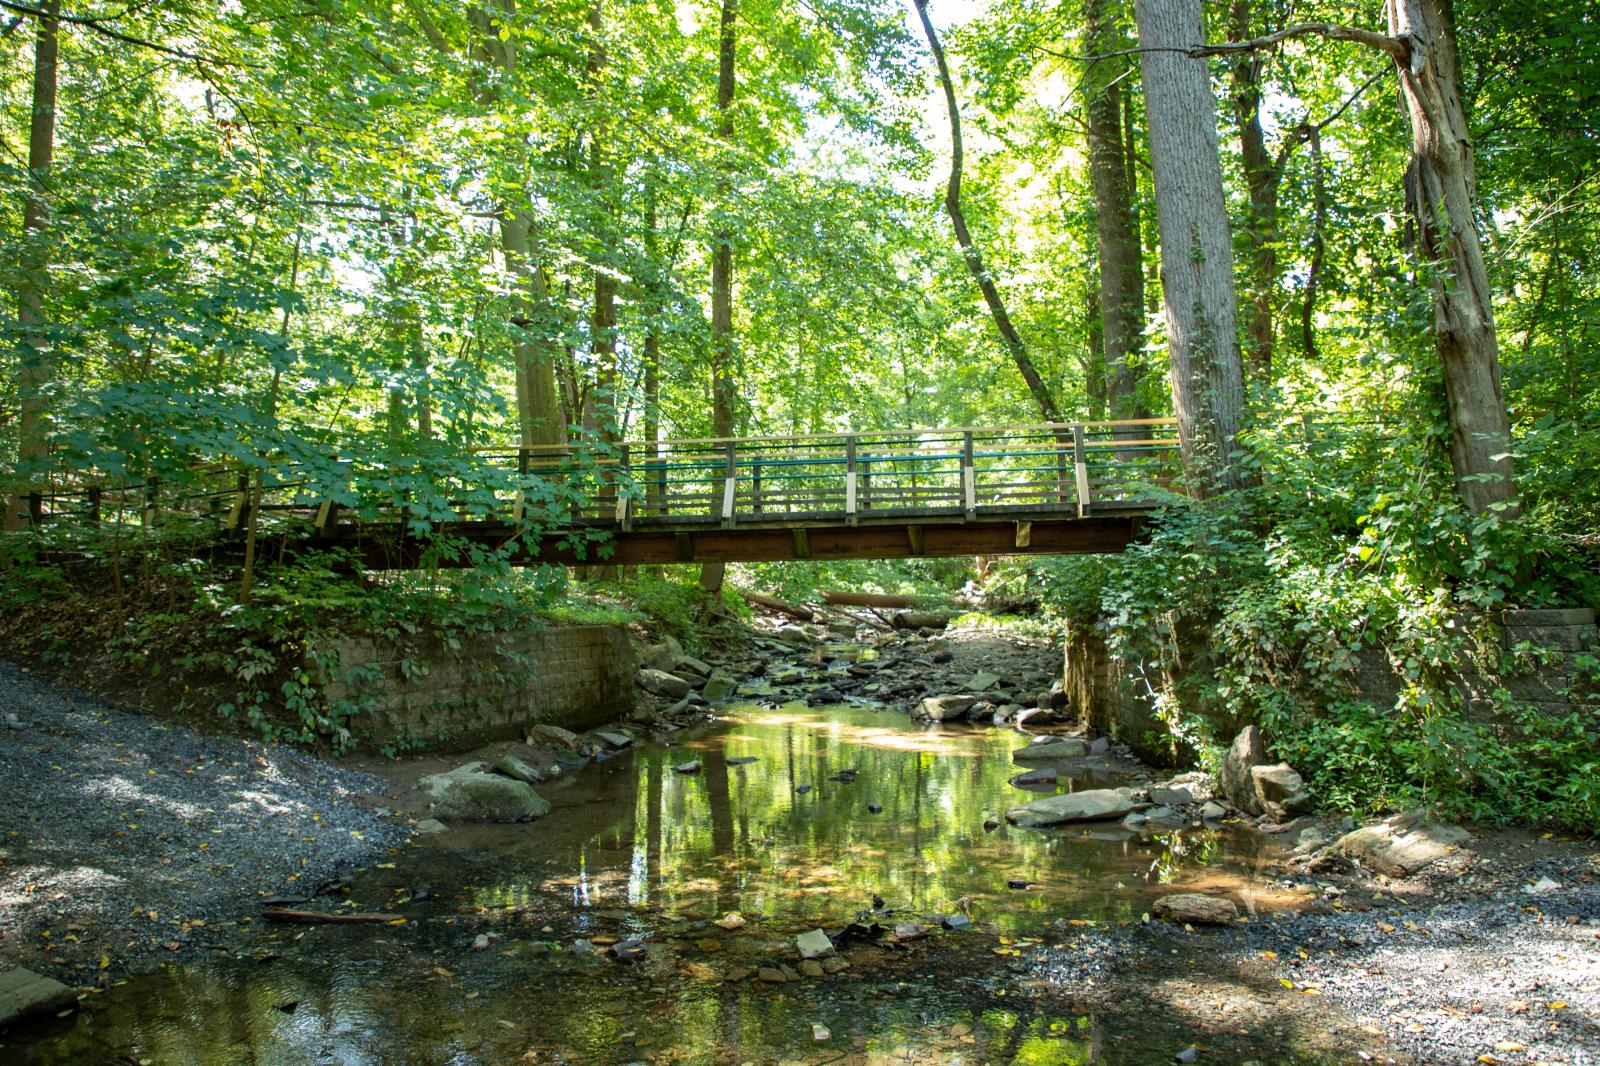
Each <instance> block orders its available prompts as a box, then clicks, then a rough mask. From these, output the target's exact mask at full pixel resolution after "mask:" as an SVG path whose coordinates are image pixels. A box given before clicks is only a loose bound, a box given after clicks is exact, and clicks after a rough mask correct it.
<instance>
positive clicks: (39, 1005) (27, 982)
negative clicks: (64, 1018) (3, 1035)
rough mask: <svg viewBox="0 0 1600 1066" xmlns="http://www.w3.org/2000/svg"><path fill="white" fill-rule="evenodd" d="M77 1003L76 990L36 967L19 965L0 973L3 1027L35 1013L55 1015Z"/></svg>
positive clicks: (0, 1017) (0, 1004)
mask: <svg viewBox="0 0 1600 1066" xmlns="http://www.w3.org/2000/svg"><path fill="white" fill-rule="evenodd" d="M77 1003H78V994H77V993H76V992H74V991H73V990H72V989H70V988H68V987H67V986H66V985H64V984H62V983H61V982H60V981H56V980H54V979H52V978H49V977H42V976H40V975H39V974H36V973H34V972H33V971H32V970H24V969H23V968H22V967H20V966H18V967H17V968H15V969H12V970H7V971H5V972H4V973H0V1026H5V1025H10V1024H11V1023H12V1022H15V1021H19V1020H21V1019H23V1018H28V1017H31V1016H33V1015H35V1014H55V1013H57V1012H59V1011H63V1010H66V1009H67V1008H68V1007H73V1006H76V1005H77Z"/></svg>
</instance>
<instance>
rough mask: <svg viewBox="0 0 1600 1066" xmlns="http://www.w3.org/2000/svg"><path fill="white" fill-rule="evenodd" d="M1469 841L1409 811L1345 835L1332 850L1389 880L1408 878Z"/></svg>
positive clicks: (1449, 827)
mask: <svg viewBox="0 0 1600 1066" xmlns="http://www.w3.org/2000/svg"><path fill="white" fill-rule="evenodd" d="M1471 839H1472V836H1471V834H1470V833H1468V832H1467V831H1466V830H1465V829H1461V828H1459V827H1457V826H1453V825H1445V824H1444V823H1442V822H1429V821H1426V820H1424V818H1423V817H1422V814H1421V812H1416V811H1413V812H1409V813H1406V814H1397V815H1395V816H1394V817H1392V818H1387V819H1385V820H1383V821H1381V822H1378V823H1377V824H1376V825H1366V826H1362V827H1361V828H1360V829H1357V830H1355V831H1354V832H1351V833H1346V834H1345V835H1344V836H1342V837H1340V838H1339V839H1338V840H1337V841H1336V842H1335V843H1334V845H1333V850H1334V851H1335V852H1337V853H1339V854H1341V855H1344V856H1346V857H1348V858H1351V859H1354V860H1355V861H1356V862H1359V863H1361V864H1362V865H1363V866H1367V867H1370V868H1371V869H1374V870H1377V871H1378V872H1379V873H1381V874H1386V875H1388V876H1389V877H1409V876H1410V875H1412V874H1414V873H1416V872H1417V871H1418V870H1420V869H1422V868H1423V867H1424V866H1428V865H1430V864H1432V863H1435V862H1438V861H1439V860H1440V859H1442V858H1444V857H1445V856H1446V855H1447V854H1449V851H1450V848H1451V847H1453V846H1454V845H1457V844H1460V843H1462V842H1464V841H1467V840H1471Z"/></svg>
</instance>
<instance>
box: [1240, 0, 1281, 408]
mask: <svg viewBox="0 0 1600 1066" xmlns="http://www.w3.org/2000/svg"><path fill="white" fill-rule="evenodd" d="M1228 14H1229V20H1228V21H1229V28H1228V37H1229V40H1233V41H1244V40H1249V39H1250V0H1233V3H1232V4H1231V5H1230V7H1229V12H1228ZM1229 78H1230V81H1231V83H1232V88H1233V92H1232V94H1231V99H1230V103H1231V104H1232V107H1233V117H1234V121H1235V122H1236V123H1237V124H1238V127H1239V150H1240V155H1241V156H1242V158H1243V162H1244V180H1245V187H1246V188H1247V189H1248V191H1249V195H1250V209H1249V212H1248V214H1247V215H1246V216H1245V236H1246V237H1247V238H1248V239H1249V241H1250V271H1249V273H1248V277H1249V285H1248V287H1247V292H1246V295H1247V296H1248V298H1249V310H1248V313H1247V316H1246V322H1245V338H1246V341H1245V343H1246V352H1245V362H1246V363H1247V364H1248V366H1249V369H1250V376H1251V378H1253V379H1254V380H1255V381H1256V383H1257V384H1258V385H1261V386H1267V385H1270V384H1271V383H1272V347H1273V340H1274V329H1273V321H1272V299H1273V293H1274V292H1275V291H1276V289H1277V285H1278V245H1277V241H1278V184H1279V176H1280V175H1281V174H1282V173H1283V170H1282V167H1281V166H1280V165H1279V164H1278V163H1277V161H1275V160H1274V159H1273V157H1272V153H1271V152H1269V151H1267V137H1266V134H1265V133H1264V132H1263V131H1262V129H1261V56H1260V53H1258V52H1241V53H1240V54H1239V56H1238V58H1236V59H1235V60H1234V61H1233V64H1232V69H1231V70H1230V71H1229Z"/></svg>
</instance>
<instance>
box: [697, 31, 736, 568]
mask: <svg viewBox="0 0 1600 1066" xmlns="http://www.w3.org/2000/svg"><path fill="white" fill-rule="evenodd" d="M738 14H739V3H738V0H722V24H721V27H720V32H719V34H718V38H717V116H718V118H717V139H718V140H720V141H721V142H722V150H723V152H724V153H728V154H729V155H731V153H732V151H733V93H734V88H735V82H734V59H735V55H736V51H737V44H738V36H737V18H738ZM729 165H730V160H729V159H727V158H725V159H724V161H723V168H724V176H723V178H722V179H721V181H720V182H719V183H718V194H719V197H718V198H719V199H720V200H721V201H722V203H721V205H720V206H721V209H722V218H723V222H722V225H721V226H720V227H719V228H718V230H717V232H716V235H715V238H714V244H715V247H714V248H713V249H712V253H711V421H712V436H715V437H731V436H733V428H734V411H733V403H734V392H733V389H734V373H733V356H734V348H733V231H732V230H731V229H730V228H729V227H728V224H727V219H728V208H729V206H730V203H729V194H730V192H731V190H732V182H730V181H729V179H728V177H727V175H726V169H727V167H728V166H729ZM726 571H727V566H726V565H725V564H723V563H706V564H704V565H703V566H701V568H700V586H701V588H703V589H705V590H706V591H707V592H716V591H718V590H719V589H721V588H722V579H723V576H724V574H725V573H726Z"/></svg>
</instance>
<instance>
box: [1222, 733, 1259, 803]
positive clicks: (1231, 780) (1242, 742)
mask: <svg viewBox="0 0 1600 1066" xmlns="http://www.w3.org/2000/svg"><path fill="white" fill-rule="evenodd" d="M1265 765H1267V748H1266V745H1264V744H1263V743H1261V731H1260V730H1259V729H1257V728H1256V727H1255V726H1253V725H1247V726H1245V727H1244V728H1243V729H1242V730H1240V731H1239V735H1238V736H1236V737H1234V738H1233V745H1232V746H1231V747H1229V748H1228V754H1227V755H1226V756H1225V757H1224V758H1223V760H1222V780H1221V781H1220V782H1218V783H1219V784H1221V786H1222V794H1223V795H1224V796H1226V797H1228V802H1229V803H1231V804H1233V805H1234V806H1235V807H1237V808H1239V809H1240V810H1241V811H1246V812H1248V813H1250V814H1260V813H1261V801H1260V800H1259V799H1257V798H1256V784H1255V781H1254V779H1253V778H1251V776H1250V771H1251V770H1252V769H1253V768H1255V767H1257V766H1265Z"/></svg>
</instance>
